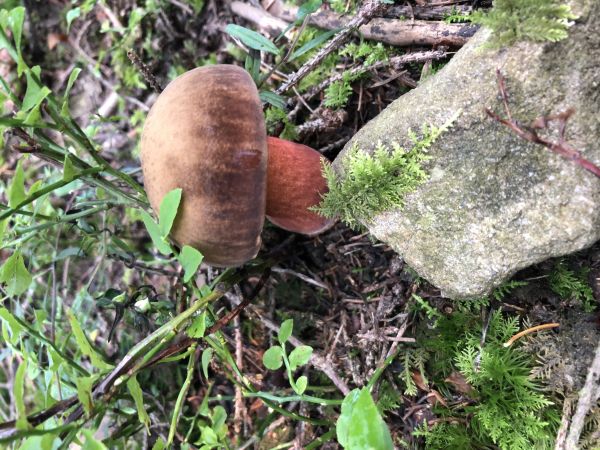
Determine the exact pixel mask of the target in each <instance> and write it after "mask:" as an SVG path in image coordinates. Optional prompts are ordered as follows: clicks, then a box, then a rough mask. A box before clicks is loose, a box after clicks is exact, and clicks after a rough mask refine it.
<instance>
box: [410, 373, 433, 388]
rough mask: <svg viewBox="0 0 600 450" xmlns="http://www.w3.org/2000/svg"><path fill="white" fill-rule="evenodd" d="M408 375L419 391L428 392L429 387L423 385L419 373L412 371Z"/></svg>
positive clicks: (423, 381)
mask: <svg viewBox="0 0 600 450" xmlns="http://www.w3.org/2000/svg"><path fill="white" fill-rule="evenodd" d="M410 375H411V377H412V379H413V381H414V382H415V384H416V385H417V387H418V388H419V389H421V390H422V391H425V392H429V386H428V385H427V384H425V380H424V379H423V375H421V373H420V372H417V371H416V370H413V371H412V372H411V374H410Z"/></svg>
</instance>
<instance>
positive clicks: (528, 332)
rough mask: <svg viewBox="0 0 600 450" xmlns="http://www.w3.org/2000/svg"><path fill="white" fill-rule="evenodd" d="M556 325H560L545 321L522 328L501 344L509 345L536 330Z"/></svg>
mask: <svg viewBox="0 0 600 450" xmlns="http://www.w3.org/2000/svg"><path fill="white" fill-rule="evenodd" d="M556 327H560V323H545V324H543V325H537V326H535V327H531V328H527V329H526V330H523V331H521V332H519V333H517V334H515V335H514V336H513V337H511V338H510V339H509V340H508V341H506V342H505V343H504V344H502V345H503V347H510V346H511V345H513V344H514V343H515V342H516V341H517V340H518V339H521V338H522V337H523V336H526V335H528V334H531V333H535V332H536V331H542V330H548V329H550V328H556Z"/></svg>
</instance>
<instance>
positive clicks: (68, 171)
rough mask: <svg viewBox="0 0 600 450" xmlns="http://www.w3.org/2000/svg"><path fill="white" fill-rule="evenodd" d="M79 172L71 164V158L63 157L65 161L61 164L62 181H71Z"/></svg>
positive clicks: (68, 156)
mask: <svg viewBox="0 0 600 450" xmlns="http://www.w3.org/2000/svg"><path fill="white" fill-rule="evenodd" d="M78 173H79V171H78V170H77V168H76V167H75V165H74V164H73V158H71V155H65V160H64V162H63V181H73V180H74V179H75V177H77V174H78Z"/></svg>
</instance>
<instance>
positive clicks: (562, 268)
mask: <svg viewBox="0 0 600 450" xmlns="http://www.w3.org/2000/svg"><path fill="white" fill-rule="evenodd" d="M586 278H587V270H581V271H579V273H575V272H574V271H573V270H571V269H569V268H568V267H567V264H566V262H565V261H564V260H560V261H559V262H558V263H557V264H556V266H555V267H554V271H553V272H552V273H551V274H550V289H552V290H553V291H554V292H555V293H556V294H558V295H559V296H560V298H562V299H564V300H569V299H571V300H575V301H576V302H579V303H580V304H581V306H582V308H583V310H584V311H586V312H592V311H593V310H594V309H595V304H594V303H595V298H594V292H593V291H592V288H591V287H590V285H589V284H588V283H587V281H586Z"/></svg>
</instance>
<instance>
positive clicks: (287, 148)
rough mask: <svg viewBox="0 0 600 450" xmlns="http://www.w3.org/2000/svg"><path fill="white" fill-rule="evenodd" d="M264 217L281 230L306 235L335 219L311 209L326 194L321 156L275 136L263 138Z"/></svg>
mask: <svg viewBox="0 0 600 450" xmlns="http://www.w3.org/2000/svg"><path fill="white" fill-rule="evenodd" d="M267 146H268V148H269V163H268V166H267V167H268V168H267V212H266V213H267V218H268V219H269V220H270V221H271V222H272V223H273V224H274V225H277V226H278V227H280V228H283V229H284V230H288V231H293V232H296V233H302V234H306V235H309V236H314V235H316V234H319V233H322V232H323V231H325V230H327V229H329V228H330V227H331V226H332V225H333V224H334V223H335V221H334V220H332V219H328V218H326V217H323V216H320V215H319V214H317V213H316V212H314V211H312V210H311V208H312V207H313V206H317V205H318V204H319V203H320V202H321V197H322V196H323V195H324V194H326V193H327V190H328V188H327V181H326V180H325V178H324V177H323V172H322V167H321V164H322V162H321V161H322V159H323V156H322V155H321V154H320V153H319V152H317V151H316V150H313V149H312V148H310V147H308V146H306V145H302V144H297V143H294V142H290V141H286V140H284V139H279V138H276V137H270V136H269V137H268V138H267Z"/></svg>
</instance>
